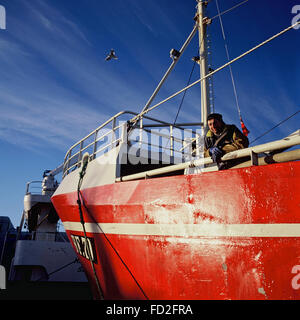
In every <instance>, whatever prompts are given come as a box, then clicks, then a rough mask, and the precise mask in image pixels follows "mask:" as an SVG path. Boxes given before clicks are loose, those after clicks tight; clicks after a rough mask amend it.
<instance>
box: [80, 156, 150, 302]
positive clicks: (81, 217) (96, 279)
mask: <svg viewBox="0 0 300 320" xmlns="http://www.w3.org/2000/svg"><path fill="white" fill-rule="evenodd" d="M87 164H88V162H86V163H85V164H84V165H83V167H82V170H81V172H80V173H79V175H80V179H79V182H78V188H77V194H78V200H77V204H78V207H79V213H80V222H81V224H82V227H83V232H84V237H85V240H86V242H87V237H86V230H85V226H84V223H85V222H84V219H83V213H82V207H81V206H82V204H83V206H84V208H85V210H86V212H87V213H88V215H89V216H90V218H91V219H92V220H93V221H94V223H96V225H97V227H98V228H99V229H100V231H101V233H102V234H103V236H104V237H105V239H106V241H107V242H108V243H109V245H110V246H111V248H112V249H113V250H114V252H115V253H116V255H117V256H118V258H119V259H120V260H121V262H122V263H123V265H124V266H125V268H126V269H127V271H128V272H129V274H130V275H131V277H132V278H133V280H134V281H135V283H136V284H137V286H138V287H139V289H140V290H141V292H142V293H143V295H144V297H145V298H146V299H147V300H149V298H148V297H147V295H146V293H145V292H144V290H143V288H142V287H141V285H140V284H139V283H138V281H137V280H136V278H135V277H134V275H133V274H132V272H131V271H130V269H129V267H128V266H127V265H126V263H125V261H124V260H123V259H122V258H121V256H120V254H119V253H118V251H117V250H116V249H115V247H114V246H113V244H112V243H111V241H110V240H109V239H108V237H107V235H106V234H105V232H104V231H103V230H102V228H101V227H100V226H99V224H98V223H97V222H96V221H95V219H94V217H93V216H92V215H91V214H90V213H89V209H88V207H87V206H86V204H85V201H84V198H83V196H82V194H81V191H80V188H81V184H82V180H83V177H84V175H85V172H86V167H87ZM80 198H81V199H80ZM81 200H82V201H81ZM87 248H88V250H87V251H88V255H89V260H90V262H91V265H92V269H93V273H94V277H95V281H96V284H97V288H98V291H99V295H100V299H101V300H104V298H103V291H102V289H101V286H100V283H99V280H98V277H97V274H96V271H95V267H94V263H93V261H92V258H91V254H90V251H89V246H87Z"/></svg>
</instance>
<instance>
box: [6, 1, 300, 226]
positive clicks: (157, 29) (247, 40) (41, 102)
mask: <svg viewBox="0 0 300 320" xmlns="http://www.w3.org/2000/svg"><path fill="white" fill-rule="evenodd" d="M239 2H240V1H239V0H219V5H220V9H221V11H223V10H226V9H228V8H230V7H232V6H233V5H235V4H237V3H239ZM297 4H300V1H299V0H298V1H296V0H295V1H293V0H289V1H287V0H277V1H272V0H262V1H257V0H249V1H248V2H247V3H245V4H244V5H242V6H240V7H238V8H236V9H235V10H233V11H231V12H229V13H227V14H225V15H223V23H224V28H225V33H226V37H227V43H228V47H229V53H230V56H231V57H232V58H234V57H236V56H238V55H239V54H241V53H243V52H244V51H246V50H248V49H250V48H251V47H253V46H254V45H256V44H258V43H260V42H262V41H263V40H265V39H267V38H268V37H270V36H272V35H273V34H275V33H277V32H279V31H281V30H282V29H284V28H286V27H288V26H289V25H290V24H291V20H292V18H293V16H294V15H292V13H291V10H292V7H293V6H294V5H297ZM0 5H2V6H4V7H5V9H6V30H0V68H1V69H0V70H1V72H0V75H1V77H0V117H1V118H0V119H1V121H0V149H1V178H2V183H1V185H0V194H1V196H0V199H1V209H0V215H7V216H9V217H10V218H11V220H12V222H13V224H14V225H15V226H16V225H18V224H19V221H20V219H21V212H22V209H23V197H24V192H25V184H26V182H27V181H30V180H40V179H41V177H42V173H43V171H44V170H46V169H53V168H55V167H57V166H58V165H60V164H61V163H62V161H63V158H64V155H65V153H66V151H67V149H68V148H69V147H70V146H71V145H72V144H74V143H75V142H76V141H77V140H79V139H80V138H82V137H83V136H85V135H86V134H88V133H89V132H90V131H92V130H93V129H95V128H96V127H97V126H99V125H100V124H101V123H102V122H103V121H105V120H106V119H108V118H109V117H111V116H112V115H114V114H116V113H117V112H119V111H121V110H132V111H135V112H139V111H141V110H142V108H143V106H144V105H145V103H146V102H147V100H148V98H149V97H150V95H151V94H152V92H153V90H154V88H155V87H156V85H157V83H158V82H159V80H160V78H161V77H162V75H163V74H164V72H165V71H166V70H167V68H168V66H169V65H170V63H171V60H170V58H169V51H170V49H171V48H176V49H180V47H181V45H182V44H183V42H184V41H185V39H186V38H187V36H188V35H189V34H190V32H191V30H192V28H193V24H194V21H193V17H194V13H195V5H196V1H195V0H184V1H183V0H172V1H171V0H148V1H141V0H115V1H108V0H76V1H72V0H0ZM216 14H217V10H216V5H215V2H214V1H211V2H210V3H209V7H208V15H210V16H214V15H216ZM209 35H210V39H211V41H212V42H211V49H212V63H213V67H214V68H217V67H219V66H221V65H222V64H224V63H225V62H227V61H226V53H225V49H224V42H223V39H222V35H221V29H220V24H219V21H218V19H215V20H214V21H213V23H212V25H211V26H210V27H209ZM299 39H300V29H299V30H291V31H289V32H288V33H286V34H285V35H283V36H281V37H280V38H278V39H276V40H274V41H273V42H271V43H269V44H267V45H266V46H264V47H262V48H260V49H259V50H257V51H256V52H255V53H252V54H250V55H249V56H247V57H246V58H244V59H243V60H240V61H239V62H237V63H235V64H233V65H232V70H233V74H234V77H235V81H236V87H237V93H238V97H239V103H240V108H241V112H242V115H243V118H244V121H245V123H246V125H247V127H248V129H249V130H250V131H251V133H250V135H249V139H250V141H251V140H254V139H255V138H256V137H258V136H259V135H261V134H262V133H264V132H265V131H266V130H268V129H269V128H271V127H272V126H274V125H275V124H277V123H278V122H279V121H281V120H283V119H284V118H286V117H288V116H289V115H291V114H293V113H294V112H296V111H297V110H299V109H300V105H299V100H300V99H299V98H300V90H299V88H298V86H299V83H300V79H299V75H300V72H299V70H300V68H299V49H300V41H299ZM197 44H198V38H197V36H196V37H195V38H194V39H193V41H192V42H191V44H190V47H189V48H188V49H187V51H186V52H185V53H184V55H183V56H182V58H181V60H180V62H179V63H178V67H177V69H175V71H174V73H172V75H171V76H170V79H169V81H168V82H167V83H166V84H165V85H164V87H163V89H162V91H161V93H160V94H159V96H158V97H157V99H156V100H155V102H159V101H160V99H162V98H165V97H167V96H169V95H171V94H173V93H174V92H176V91H177V90H179V89H181V88H182V87H184V86H185V84H186V82H187V80H188V77H189V74H190V72H191V69H192V64H193V62H192V61H191V58H192V57H193V56H195V55H196V54H197ZM111 48H114V49H115V50H116V53H117V55H118V57H119V59H118V60H116V61H115V60H114V61H109V62H106V61H105V60H104V59H105V56H106V54H107V53H108V51H109V50H110V49H111ZM198 78H199V69H198V68H196V69H195V71H194V74H193V77H192V81H195V80H197V79H198ZM214 93H215V110H216V111H217V112H220V113H223V115H224V120H225V121H226V122H227V123H235V124H237V125H239V119H238V113H237V109H236V106H235V100H234V95H233V90H232V85H231V81H230V74H229V70H228V69H225V70H223V71H221V72H220V73H218V74H216V75H215V79H214ZM180 99H181V96H179V97H177V98H175V99H174V100H171V102H169V103H167V104H165V105H163V106H162V107H160V108H158V110H155V111H154V112H152V113H151V114H150V115H151V116H157V117H159V118H160V119H164V120H166V121H169V122H173V121H174V118H175V115H176V112H177V109H178V106H179V103H180ZM299 120H300V114H298V115H297V116H295V117H294V118H292V119H291V120H289V121H287V122H286V123H285V124H283V125H282V126H280V127H279V128H277V129H276V130H274V131H273V132H272V133H270V134H268V135H266V136H265V137H263V138H261V139H260V140H259V141H257V143H264V142H268V141H271V140H273V139H280V138H282V137H284V136H286V135H288V134H289V133H291V132H293V131H295V130H297V129H298V128H299ZM185 121H200V89H199V86H198V85H197V86H195V87H194V88H192V89H191V90H190V91H189V92H188V93H187V95H186V98H185V102H184V104H183V106H182V111H181V113H180V115H179V118H178V122H185Z"/></svg>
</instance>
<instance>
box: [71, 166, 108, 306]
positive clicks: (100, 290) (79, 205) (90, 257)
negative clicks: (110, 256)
mask: <svg viewBox="0 0 300 320" xmlns="http://www.w3.org/2000/svg"><path fill="white" fill-rule="evenodd" d="M87 164H88V161H87V162H86V163H85V164H84V165H83V167H82V170H81V172H80V173H79V181H78V187H77V204H78V208H79V215H80V222H81V225H82V229H83V234H84V238H85V242H86V243H88V241H87V235H86V230H85V226H84V223H85V222H84V219H83V213H82V207H81V199H80V196H81V197H82V195H81V192H80V188H81V185H82V181H83V177H84V175H85V172H86V167H87ZM87 253H88V257H89V261H90V263H91V267H92V270H93V275H94V278H95V282H96V285H97V289H98V292H99V297H100V300H104V297H103V291H102V288H101V286H100V283H99V279H98V277H97V274H96V270H95V266H94V262H93V259H92V255H91V252H90V248H89V246H87Z"/></svg>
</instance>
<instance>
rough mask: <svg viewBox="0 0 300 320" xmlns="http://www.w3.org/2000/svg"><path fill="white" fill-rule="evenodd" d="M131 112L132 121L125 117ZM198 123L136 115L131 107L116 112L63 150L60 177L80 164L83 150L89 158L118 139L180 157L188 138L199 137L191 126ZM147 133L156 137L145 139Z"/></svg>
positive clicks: (108, 148)
mask: <svg viewBox="0 0 300 320" xmlns="http://www.w3.org/2000/svg"><path fill="white" fill-rule="evenodd" d="M132 116H134V117H137V116H138V120H137V121H136V123H135V124H134V125H131V124H130V121H129V120H130V119H131V118H132ZM201 125H202V124H201V123H183V124H171V123H167V122H164V121H161V120H158V119H154V118H152V117H148V116H145V115H144V116H139V115H138V114H137V113H135V112H131V111H122V112H119V113H117V114H116V115H114V116H113V117H111V118H110V119H108V120H107V121H106V122H104V123H103V124H102V125H101V126H99V127H98V128H97V129H95V130H94V131H92V132H91V133H90V134H88V135H87V136H86V137H84V138H83V139H81V140H79V141H78V142H77V143H76V144H74V145H73V146H72V147H71V148H70V149H69V150H68V151H67V153H66V156H65V158H64V165H63V178H64V177H65V176H66V175H68V174H69V173H70V172H72V171H73V170H75V169H76V168H79V167H80V166H81V160H82V157H83V155H84V153H86V152H88V153H89V157H90V160H93V159H95V158H96V157H98V156H100V155H103V154H105V153H107V152H108V151H109V150H112V149H113V148H115V147H116V146H118V145H120V144H121V143H130V144H132V143H136V145H137V146H138V148H141V149H142V148H146V149H147V148H156V150H157V151H158V152H163V153H169V154H170V156H171V157H176V156H177V157H179V158H180V157H182V156H183V155H184V153H186V150H185V149H186V148H185V147H186V145H187V141H188V140H190V139H193V140H195V141H199V140H200V134H199V132H197V131H195V130H193V129H191V128H193V127H198V128H200V126H201ZM184 127H190V128H184ZM159 128H160V129H159ZM162 128H165V129H166V130H163V129H162ZM175 130H177V134H176V132H175ZM178 131H179V134H178ZM150 134H151V135H153V136H156V137H157V138H158V139H157V140H158V141H153V140H154V139H152V138H150V139H149V135H150ZM133 137H135V139H133ZM163 143H164V144H163Z"/></svg>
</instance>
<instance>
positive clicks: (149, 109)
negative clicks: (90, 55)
mask: <svg viewBox="0 0 300 320" xmlns="http://www.w3.org/2000/svg"><path fill="white" fill-rule="evenodd" d="M299 24H300V21H298V22H296V23H294V24H293V25H291V26H289V27H287V28H285V29H283V30H281V31H280V32H278V33H276V34H275V35H273V36H271V37H270V38H268V39H267V40H265V41H263V42H261V43H259V44H258V45H256V46H255V47H253V48H251V49H249V50H248V51H246V52H244V53H242V54H240V55H239V56H237V57H236V58H234V59H232V60H231V61H229V62H227V63H225V64H224V65H222V66H221V67H219V68H217V69H215V70H214V71H212V72H211V73H209V74H207V75H206V76H204V77H202V78H200V79H198V80H196V81H195V82H193V83H191V84H190V85H188V86H187V87H185V88H183V89H181V90H179V91H177V92H175V93H173V94H172V95H171V96H169V97H168V98H166V99H164V100H162V101H160V102H159V103H157V104H155V105H154V106H152V107H151V108H148V109H147V110H145V111H142V112H140V113H139V114H138V115H136V116H135V117H133V118H132V119H131V120H130V122H131V123H132V122H134V121H135V120H136V119H139V118H140V117H142V116H143V115H144V114H146V113H148V112H150V111H152V110H153V109H155V108H157V107H159V106H160V105H162V104H163V103H165V102H167V101H169V100H171V99H172V98H174V97H176V96H178V95H179V94H180V93H182V92H183V91H185V90H187V89H189V88H191V87H193V86H195V85H196V84H198V83H200V82H201V81H203V80H204V79H206V78H208V77H211V76H212V75H213V74H215V73H217V72H219V71H221V70H222V69H224V68H226V67H228V66H229V65H231V64H232V63H234V62H236V61H238V60H240V59H242V58H243V57H245V56H246V55H248V54H250V53H251V52H253V51H255V50H257V49H259V48H260V47H262V46H264V45H265V44H267V43H269V42H271V41H272V40H274V39H276V38H278V37H279V36H281V35H282V34H284V33H286V32H288V31H289V30H291V29H293V28H295V26H297V25H299Z"/></svg>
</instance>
